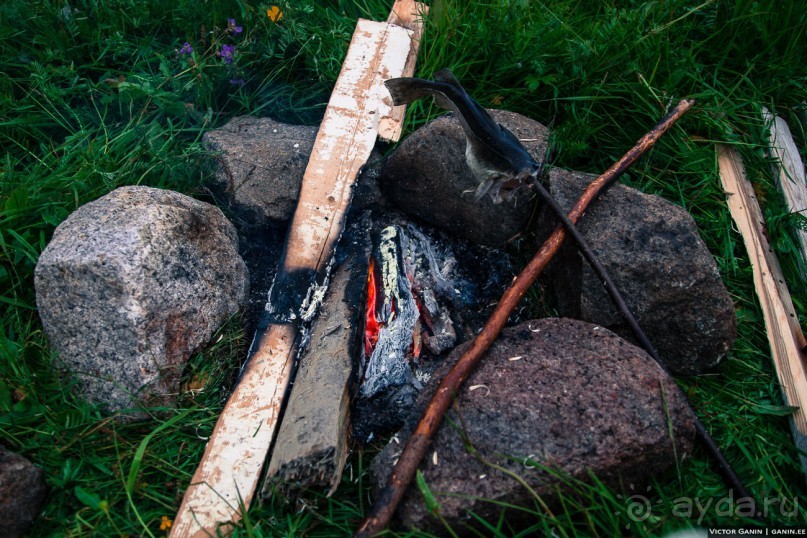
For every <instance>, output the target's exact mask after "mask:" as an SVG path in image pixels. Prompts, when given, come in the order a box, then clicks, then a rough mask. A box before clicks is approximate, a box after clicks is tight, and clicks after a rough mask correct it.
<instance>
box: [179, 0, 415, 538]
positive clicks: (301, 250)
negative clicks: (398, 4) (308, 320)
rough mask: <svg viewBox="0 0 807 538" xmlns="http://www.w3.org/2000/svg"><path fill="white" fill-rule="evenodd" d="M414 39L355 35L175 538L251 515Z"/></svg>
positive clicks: (360, 27) (387, 29) (373, 29)
mask: <svg viewBox="0 0 807 538" xmlns="http://www.w3.org/2000/svg"><path fill="white" fill-rule="evenodd" d="M412 1H413V0H408V2H412ZM411 34H412V32H411V30H408V29H406V28H403V27H401V26H397V25H393V24H389V23H386V22H373V21H367V20H362V19H360V20H359V21H358V24H357V25H356V29H355V31H354V33H353V39H352V40H351V43H350V46H349V48H348V52H347V56H346V58H345V61H344V63H343V64H342V71H341V73H340V74H339V78H338V79H337V82H336V86H335V88H334V91H333V93H332V94H331V99H330V101H329V103H328V108H327V109H326V111H325V117H324V119H323V121H322V124H321V125H320V129H319V133H318V134H317V139H316V141H315V142H314V148H313V151H312V154H311V158H310V160H309V162H308V166H307V168H306V171H305V174H304V177H303V184H302V187H301V190H300V201H299V203H298V205H297V209H296V211H295V213H294V218H293V220H292V223H291V226H290V228H289V234H288V237H287V238H286V249H285V252H284V258H283V261H282V263H281V266H280V269H279V271H278V276H277V277H276V278H275V281H274V283H273V285H272V288H273V292H272V293H271V297H270V301H269V303H268V304H267V311H268V317H267V318H266V319H264V320H263V321H262V323H261V328H260V329H259V334H258V335H257V336H256V339H255V342H254V343H253V346H252V349H251V350H250V356H249V358H248V360H247V365H246V367H245V369H244V371H243V372H242V374H241V378H240V379H239V381H238V384H237V385H236V387H235V390H234V391H233V394H232V395H231V396H230V398H229V400H228V401H227V404H226V406H225V407H224V410H223V411H222V414H221V416H220V417H219V420H218V422H217V423H216V427H215V429H214V430H213V434H212V435H211V437H210V440H209V441H208V443H207V447H206V449H205V453H204V455H203V456H202V461H201V463H200V464H199V467H198V468H197V469H196V473H194V475H193V478H192V479H191V484H190V485H189V486H188V489H187V491H186V492H185V496H184V498H183V500H182V505H181V506H180V508H179V512H178V514H177V517H176V519H175V521H174V525H173V527H172V530H171V536H172V537H173V538H184V537H190V536H193V537H202V536H215V535H217V533H224V534H227V533H229V532H230V531H231V530H232V528H233V525H234V523H235V522H236V521H238V519H240V517H241V516H242V512H243V510H245V509H247V508H249V505H250V503H251V500H252V497H253V494H254V492H255V489H256V486H257V484H258V480H259V478H260V473H261V468H262V466H263V463H264V461H265V459H266V455H267V452H268V451H269V447H270V445H271V442H272V437H273V435H274V432H275V430H276V428H277V426H278V423H279V420H280V415H281V405H282V402H283V399H284V396H285V394H286V389H287V387H288V383H289V378H290V376H291V373H292V368H293V363H294V357H295V351H296V347H297V346H296V344H297V334H298V330H297V329H298V327H299V324H300V318H301V316H304V315H306V314H307V313H309V312H310V311H311V310H315V309H316V306H315V301H313V300H312V296H315V295H316V293H315V292H316V291H317V287H318V286H319V285H321V283H322V280H323V278H324V273H325V272H326V267H327V266H328V263H329V260H330V259H331V257H332V254H333V249H334V248H335V246H336V241H337V240H338V238H339V236H340V235H341V232H342V227H343V225H344V219H345V215H346V213H347V209H348V207H349V206H350V199H351V195H352V186H353V184H354V183H355V180H356V177H357V175H358V172H359V169H360V168H361V166H362V165H363V164H364V163H365V162H366V161H367V158H368V157H369V156H370V152H371V151H372V149H373V146H374V145H375V140H376V134H377V129H378V124H379V121H380V119H379V118H380V117H388V116H389V115H390V109H391V108H392V102H391V98H390V96H389V95H388V93H387V91H386V89H385V88H384V86H383V84H382V82H383V80H384V79H385V78H387V77H389V76H400V74H401V73H402V72H403V69H404V66H405V64H406V63H407V60H408V59H409V56H410V53H409V51H410V47H411V45H412V40H411ZM390 121H394V120H390ZM312 304H313V305H314V306H313V307H312V306H311V305H312ZM304 310H305V311H306V312H304Z"/></svg>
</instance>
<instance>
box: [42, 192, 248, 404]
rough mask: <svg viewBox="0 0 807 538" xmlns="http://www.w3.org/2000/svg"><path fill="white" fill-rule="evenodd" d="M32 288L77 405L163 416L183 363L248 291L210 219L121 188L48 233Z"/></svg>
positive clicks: (170, 198) (194, 204) (212, 214)
mask: <svg viewBox="0 0 807 538" xmlns="http://www.w3.org/2000/svg"><path fill="white" fill-rule="evenodd" d="M35 285H36V300H37V305H38V307H39V314H40V316H41V318H42V323H43V326H44V329H45V332H46V334H47V335H48V338H49V340H50V343H51V346H52V347H53V349H55V350H56V351H57V352H58V355H59V358H60V359H61V360H62V361H63V362H64V364H65V365H66V366H67V367H68V369H70V370H71V371H72V372H74V373H75V374H76V375H77V376H78V378H79V379H80V381H81V382H82V383H81V385H82V390H83V393H84V395H85V397H86V398H87V399H89V400H90V401H93V402H97V403H100V404H103V406H104V407H105V408H106V409H107V410H109V411H117V410H120V409H122V408H126V407H131V406H134V405H138V404H139V405H144V406H154V405H168V404H171V403H172V402H173V400H174V398H175V395H176V394H177V392H178V389H179V377H180V373H181V371H182V368H183V366H184V364H185V362H186V361H187V359H188V358H189V357H190V355H191V353H193V352H194V351H195V350H197V349H199V348H200V347H201V346H203V345H204V344H205V343H207V342H208V341H209V339H210V337H211V336H212V335H213V333H214V331H216V330H217V329H218V328H219V327H220V326H221V325H222V323H223V322H224V321H225V320H226V319H227V318H228V317H229V316H231V315H233V314H234V313H235V312H237V311H238V309H239V307H240V305H241V304H242V303H243V302H244V300H245V297H246V293H247V289H248V286H249V281H248V274H247V270H246V266H245V265H244V262H243V261H242V260H241V257H240V256H239V255H238V251H237V239H236V233H235V229H234V228H233V226H232V224H230V222H229V221H228V220H227V219H226V218H225V217H224V215H223V214H222V212H221V211H220V210H219V209H217V208H216V207H214V206H211V205H209V204H206V203H203V202H199V201H197V200H194V199H193V198H190V197H188V196H184V195H182V194H179V193H176V192H171V191H167V190H160V189H153V188H149V187H121V188H119V189H117V190H115V191H113V192H111V193H109V194H107V195H106V196H104V197H102V198H100V199H98V200H96V201H94V202H92V203H89V204H86V205H84V206H82V207H80V208H79V209H78V210H76V211H75V212H74V213H73V214H72V215H70V217H68V218H67V220H65V221H64V222H63V223H62V224H61V225H59V227H58V228H56V231H55V233H54V235H53V239H52V240H51V242H50V244H49V245H48V246H47V248H46V249H45V250H44V252H42V255H41V256H40V258H39V262H38V263H37V266H36V272H35Z"/></svg>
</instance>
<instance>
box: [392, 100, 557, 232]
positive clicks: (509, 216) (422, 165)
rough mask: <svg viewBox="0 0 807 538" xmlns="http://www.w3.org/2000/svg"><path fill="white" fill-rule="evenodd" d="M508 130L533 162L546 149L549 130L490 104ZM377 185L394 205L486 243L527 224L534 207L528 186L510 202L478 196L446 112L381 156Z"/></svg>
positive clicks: (458, 131)
mask: <svg viewBox="0 0 807 538" xmlns="http://www.w3.org/2000/svg"><path fill="white" fill-rule="evenodd" d="M489 112H490V113H491V114H492V116H493V118H494V119H495V120H496V121H497V122H499V123H500V124H501V125H503V126H504V127H506V128H507V129H509V130H510V131H512V133H513V134H514V135H516V137H517V138H518V139H519V140H521V142H522V144H523V145H524V147H525V148H527V150H528V151H529V152H530V154H531V155H532V156H533V158H535V159H536V160H537V161H538V162H542V161H543V160H544V157H545V155H546V148H547V138H548V136H549V130H548V129H547V128H546V127H544V126H543V125H541V124H540V123H538V122H536V121H534V120H531V119H529V118H527V117H524V116H522V115H520V114H516V113H515V112H508V111H506V110H490V111H489ZM379 181H380V182H381V189H382V192H384V193H385V194H386V195H387V197H388V198H389V199H390V201H391V202H392V203H393V204H395V205H396V206H397V207H398V208H399V209H401V210H402V211H405V212H406V213H408V214H410V215H414V216H415V217H417V218H419V219H421V220H423V221H424V222H426V223H428V224H431V225H432V226H435V227H436V228H439V229H442V230H444V231H446V232H448V233H450V234H452V235H456V236H457V237H462V238H463V239H467V240H469V241H473V242H475V243H480V244H483V245H488V246H497V247H498V246H503V245H504V244H505V243H507V241H508V240H510V239H512V238H514V237H516V236H517V235H518V234H520V233H521V232H522V231H524V229H525V228H526V226H527V223H528V222H529V220H530V216H532V213H533V209H534V207H535V198H534V196H533V195H532V193H531V192H530V191H529V190H528V189H520V190H519V191H518V192H517V194H516V196H515V197H514V198H513V200H511V201H510V202H502V203H500V204H494V203H493V202H492V201H491V199H490V197H489V196H485V197H483V198H482V199H480V200H479V201H478V202H477V201H476V200H474V196H475V195H474V191H475V190H476V188H477V186H478V185H479V180H477V179H476V177H475V176H474V175H473V173H472V172H471V169H470V168H468V165H467V164H466V162H465V134H464V132H463V130H462V126H461V125H460V123H459V121H458V120H457V119H456V118H455V117H454V116H453V115H452V114H448V115H445V116H441V117H439V118H437V119H436V120H434V121H432V122H430V123H429V124H427V125H425V126H423V127H421V128H420V129H418V130H417V131H415V132H414V133H412V134H411V135H410V136H409V137H407V138H406V139H405V140H404V141H403V142H402V143H401V144H400V145H398V147H397V148H395V150H394V151H393V152H392V153H391V154H390V155H389V156H388V157H387V159H386V160H385V162H384V164H383V166H382V169H381V177H380V178H379Z"/></svg>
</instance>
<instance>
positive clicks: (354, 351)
mask: <svg viewBox="0 0 807 538" xmlns="http://www.w3.org/2000/svg"><path fill="white" fill-rule="evenodd" d="M370 226H371V223H370V222H369V219H363V220H361V221H359V222H358V223H355V224H353V225H351V226H350V229H349V231H347V232H346V237H345V238H344V239H346V240H347V241H345V240H343V241H342V243H340V246H339V250H340V254H339V258H342V257H345V261H344V262H343V263H342V264H341V265H340V266H338V267H336V268H335V269H334V272H333V277H332V278H331V280H330V284H329V286H328V292H327V294H326V296H325V299H324V300H323V302H322V306H321V308H320V312H319V315H318V316H317V318H316V320H314V322H313V324H312V325H311V330H310V333H309V334H310V338H309V344H308V346H307V347H306V349H304V350H303V351H302V352H301V355H300V359H299V363H300V365H299V368H298V371H297V373H296V375H295V377H294V386H293V388H292V390H291V394H290V395H289V403H288V406H287V407H286V411H285V412H284V413H283V421H282V422H281V423H280V429H279V431H278V434H277V439H276V440H275V444H274V448H273V449H272V456H271V458H270V460H269V468H268V470H267V472H266V481H265V483H264V487H263V492H262V495H263V496H264V497H268V496H270V495H271V494H272V492H273V491H275V489H276V488H277V489H279V490H281V491H282V492H283V493H284V494H286V495H296V494H298V493H300V492H301V491H304V490H306V489H310V488H317V489H320V490H325V491H327V492H328V494H329V495H330V494H332V493H333V492H334V491H335V490H336V487H337V486H338V485H339V481H340V479H341V477H342V470H343V468H344V465H345V461H346V459H347V453H348V437H349V436H348V433H349V432H348V430H349V427H350V418H349V415H350V385H351V380H352V377H353V370H354V361H355V359H356V357H358V356H359V353H360V349H361V345H362V344H363V342H364V338H363V336H364V334H363V330H362V329H363V326H362V324H361V320H362V315H361V314H362V310H363V309H362V303H363V301H364V300H365V299H364V294H365V292H366V288H367V270H368V260H369V257H370V250H371V249H370V247H371V245H372V243H371V240H370V237H369V232H370V230H369V227H370Z"/></svg>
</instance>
